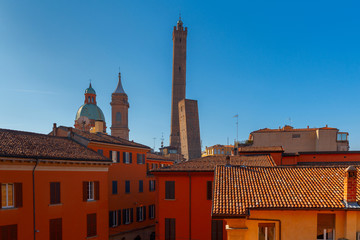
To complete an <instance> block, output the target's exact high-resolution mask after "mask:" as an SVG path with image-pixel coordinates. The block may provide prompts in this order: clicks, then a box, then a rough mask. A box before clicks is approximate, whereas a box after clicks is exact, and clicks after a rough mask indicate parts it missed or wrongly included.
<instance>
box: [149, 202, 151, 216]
mask: <svg viewBox="0 0 360 240" xmlns="http://www.w3.org/2000/svg"><path fill="white" fill-rule="evenodd" d="M149 219H151V205H149Z"/></svg>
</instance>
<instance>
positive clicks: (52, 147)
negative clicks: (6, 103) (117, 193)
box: [0, 129, 110, 161]
mask: <svg viewBox="0 0 360 240" xmlns="http://www.w3.org/2000/svg"><path fill="white" fill-rule="evenodd" d="M0 156H2V157H25V158H42V159H63V160H97V161H100V160H101V161H110V160H109V159H107V158H105V157H104V156H102V155H100V154H98V153H96V152H95V151H93V150H90V149H88V148H86V147H84V146H82V145H80V144H78V143H76V142H74V141H72V140H70V139H67V138H64V137H54V136H50V135H45V134H38V133H31V132H22V131H15V130H8V129H0Z"/></svg>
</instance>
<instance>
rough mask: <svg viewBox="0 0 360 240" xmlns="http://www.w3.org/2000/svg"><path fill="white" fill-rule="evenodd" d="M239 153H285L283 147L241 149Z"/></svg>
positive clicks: (249, 147)
mask: <svg viewBox="0 0 360 240" xmlns="http://www.w3.org/2000/svg"><path fill="white" fill-rule="evenodd" d="M239 152H284V149H283V148H282V146H277V147H252V146H248V147H239Z"/></svg>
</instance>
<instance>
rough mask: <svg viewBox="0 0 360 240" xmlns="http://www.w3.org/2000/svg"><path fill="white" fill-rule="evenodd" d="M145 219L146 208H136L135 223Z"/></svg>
mask: <svg viewBox="0 0 360 240" xmlns="http://www.w3.org/2000/svg"><path fill="white" fill-rule="evenodd" d="M145 219H146V207H145V206H142V207H137V208H136V221H137V222H142V221H144V220H145Z"/></svg>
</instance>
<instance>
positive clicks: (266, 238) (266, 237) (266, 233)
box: [259, 226, 276, 240]
mask: <svg viewBox="0 0 360 240" xmlns="http://www.w3.org/2000/svg"><path fill="white" fill-rule="evenodd" d="M264 228H265V237H264V239H265V240H275V238H276V233H275V227H274V239H269V237H268V229H269V227H264ZM259 233H260V226H259ZM259 237H260V234H259Z"/></svg>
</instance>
